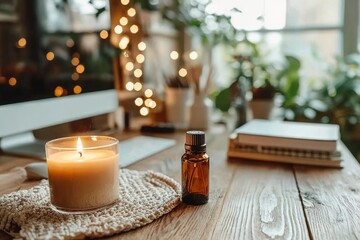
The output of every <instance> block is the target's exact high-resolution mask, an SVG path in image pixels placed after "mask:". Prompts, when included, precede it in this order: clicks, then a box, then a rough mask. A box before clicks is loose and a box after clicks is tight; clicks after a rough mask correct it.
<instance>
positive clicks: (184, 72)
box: [179, 68, 187, 77]
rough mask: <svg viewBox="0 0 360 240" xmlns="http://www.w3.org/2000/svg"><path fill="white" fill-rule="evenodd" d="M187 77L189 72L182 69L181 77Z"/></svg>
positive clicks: (180, 71)
mask: <svg viewBox="0 0 360 240" xmlns="http://www.w3.org/2000/svg"><path fill="white" fill-rule="evenodd" d="M186 75H187V70H186V69H185V68H180V70H179V76H180V77H186Z"/></svg>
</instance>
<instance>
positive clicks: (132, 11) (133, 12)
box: [127, 8, 136, 17]
mask: <svg viewBox="0 0 360 240" xmlns="http://www.w3.org/2000/svg"><path fill="white" fill-rule="evenodd" d="M127 14H128V15H129V17H133V16H135V15H136V10H135V8H129V9H128V10H127Z"/></svg>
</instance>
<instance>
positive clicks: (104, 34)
mask: <svg viewBox="0 0 360 240" xmlns="http://www.w3.org/2000/svg"><path fill="white" fill-rule="evenodd" d="M99 35H100V37H101V38H102V39H107V38H108V37H109V33H108V31H106V30H102V31H101V32H100V34H99Z"/></svg>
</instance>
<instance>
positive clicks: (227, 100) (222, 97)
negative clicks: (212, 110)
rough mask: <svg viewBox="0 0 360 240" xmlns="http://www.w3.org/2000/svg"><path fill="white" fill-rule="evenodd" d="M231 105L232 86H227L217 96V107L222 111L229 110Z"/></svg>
mask: <svg viewBox="0 0 360 240" xmlns="http://www.w3.org/2000/svg"><path fill="white" fill-rule="evenodd" d="M230 106H231V92H230V88H225V89H223V90H221V91H220V92H219V94H218V95H217V96H216V97H215V107H216V108H218V109H220V110H221V111H222V112H227V111H228V110H229V109H230Z"/></svg>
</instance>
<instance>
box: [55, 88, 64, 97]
mask: <svg viewBox="0 0 360 240" xmlns="http://www.w3.org/2000/svg"><path fill="white" fill-rule="evenodd" d="M63 93H64V89H63V88H62V87H60V86H57V87H56V88H55V90H54V95H55V96H56V97H60V96H62V95H63Z"/></svg>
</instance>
